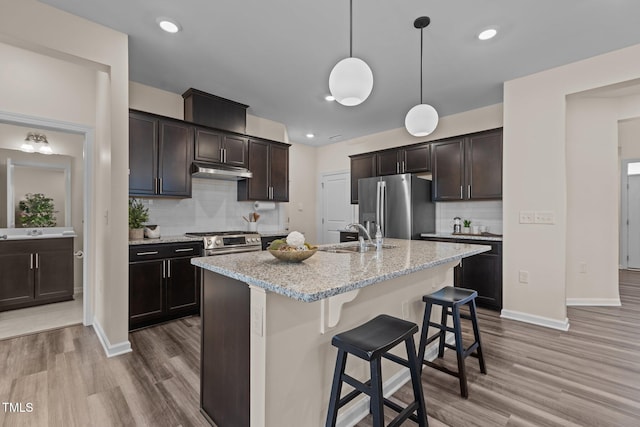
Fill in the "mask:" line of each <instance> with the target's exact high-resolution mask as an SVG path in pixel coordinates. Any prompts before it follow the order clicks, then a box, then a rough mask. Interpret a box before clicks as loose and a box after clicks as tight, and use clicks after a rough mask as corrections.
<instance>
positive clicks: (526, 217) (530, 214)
mask: <svg viewBox="0 0 640 427" xmlns="http://www.w3.org/2000/svg"><path fill="white" fill-rule="evenodd" d="M534 217H535V212H534V211H520V224H533V219H534Z"/></svg>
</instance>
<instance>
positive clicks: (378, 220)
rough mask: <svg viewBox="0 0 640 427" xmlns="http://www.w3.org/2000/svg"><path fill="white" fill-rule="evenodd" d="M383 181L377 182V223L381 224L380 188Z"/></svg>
mask: <svg viewBox="0 0 640 427" xmlns="http://www.w3.org/2000/svg"><path fill="white" fill-rule="evenodd" d="M381 184H382V182H380V181H378V182H376V224H378V225H379V224H380V188H381Z"/></svg>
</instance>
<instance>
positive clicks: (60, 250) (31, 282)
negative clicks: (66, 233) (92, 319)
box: [0, 237, 73, 311]
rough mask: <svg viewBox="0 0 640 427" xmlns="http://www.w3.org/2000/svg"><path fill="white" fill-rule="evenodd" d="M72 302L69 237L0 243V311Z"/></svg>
mask: <svg viewBox="0 0 640 427" xmlns="http://www.w3.org/2000/svg"><path fill="white" fill-rule="evenodd" d="M71 299H73V238H71V237H66V238H55V239H33V240H10V241H3V242H0V311H6V310H12V309H16V308H24V307H30V306H35V305H42V304H49V303H53V302H60V301H67V300H71Z"/></svg>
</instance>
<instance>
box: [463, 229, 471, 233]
mask: <svg viewBox="0 0 640 427" xmlns="http://www.w3.org/2000/svg"><path fill="white" fill-rule="evenodd" d="M470 233H471V231H470V230H469V227H462V234H470Z"/></svg>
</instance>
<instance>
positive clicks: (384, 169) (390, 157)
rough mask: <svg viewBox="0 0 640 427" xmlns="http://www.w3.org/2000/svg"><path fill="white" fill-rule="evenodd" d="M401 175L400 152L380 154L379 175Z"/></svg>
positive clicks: (393, 151)
mask: <svg viewBox="0 0 640 427" xmlns="http://www.w3.org/2000/svg"><path fill="white" fill-rule="evenodd" d="M396 173H401V171H400V163H399V161H398V150H387V151H381V152H379V153H378V168H377V175H378V176H383V175H393V174H396Z"/></svg>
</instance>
